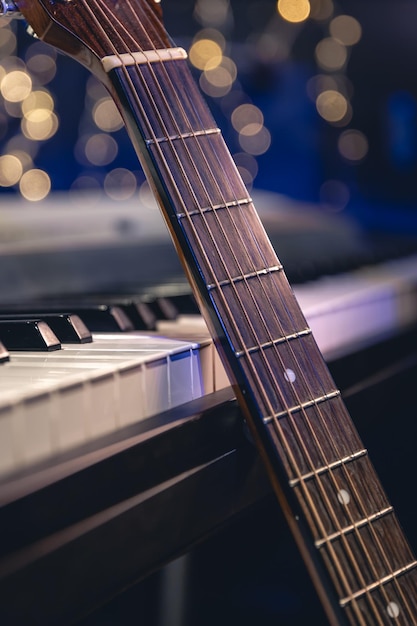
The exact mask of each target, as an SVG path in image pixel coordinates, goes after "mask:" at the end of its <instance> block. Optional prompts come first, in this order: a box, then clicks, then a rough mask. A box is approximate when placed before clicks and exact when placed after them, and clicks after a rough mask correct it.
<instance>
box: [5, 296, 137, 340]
mask: <svg viewBox="0 0 417 626" xmlns="http://www.w3.org/2000/svg"><path fill="white" fill-rule="evenodd" d="M3 313H4V315H9V314H10V315H12V316H14V315H22V314H24V313H25V314H26V315H27V317H29V316H30V317H32V318H33V317H35V316H36V318H42V317H43V316H48V315H53V314H55V315H77V316H78V317H79V318H80V319H81V320H82V322H83V324H84V325H85V326H86V327H87V329H88V330H89V331H90V332H127V331H130V330H134V325H133V323H132V321H131V320H130V319H129V317H128V315H127V314H126V313H125V311H124V310H123V309H122V308H121V307H119V306H115V305H112V304H98V303H95V302H94V303H91V302H87V301H85V300H84V301H82V300H81V299H80V300H79V301H74V300H68V301H56V300H54V301H50V302H42V303H41V302H38V303H36V304H33V305H31V304H25V305H15V306H13V305H6V307H3Z"/></svg>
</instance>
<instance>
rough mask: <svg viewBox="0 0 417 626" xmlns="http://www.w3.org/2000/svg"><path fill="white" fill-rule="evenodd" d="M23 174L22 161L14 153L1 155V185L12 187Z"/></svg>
mask: <svg viewBox="0 0 417 626" xmlns="http://www.w3.org/2000/svg"><path fill="white" fill-rule="evenodd" d="M22 174H23V166H22V163H21V161H20V160H19V159H18V158H17V156H15V155H14V154H4V155H3V156H1V157H0V186H1V187H12V185H16V183H18V182H19V180H20V178H21V176H22Z"/></svg>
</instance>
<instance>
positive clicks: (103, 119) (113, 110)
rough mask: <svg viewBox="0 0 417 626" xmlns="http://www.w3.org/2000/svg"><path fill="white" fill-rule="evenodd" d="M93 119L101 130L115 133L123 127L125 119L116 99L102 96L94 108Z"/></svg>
mask: <svg viewBox="0 0 417 626" xmlns="http://www.w3.org/2000/svg"><path fill="white" fill-rule="evenodd" d="M93 119H94V122H95V124H96V126H98V128H99V129H100V130H103V131H104V132H106V133H114V132H116V131H117V130H120V129H121V128H122V127H123V119H122V116H121V115H120V113H119V110H118V109H117V107H116V105H115V103H114V100H112V99H111V98H101V99H100V100H99V101H98V102H96V104H95V106H94V108H93Z"/></svg>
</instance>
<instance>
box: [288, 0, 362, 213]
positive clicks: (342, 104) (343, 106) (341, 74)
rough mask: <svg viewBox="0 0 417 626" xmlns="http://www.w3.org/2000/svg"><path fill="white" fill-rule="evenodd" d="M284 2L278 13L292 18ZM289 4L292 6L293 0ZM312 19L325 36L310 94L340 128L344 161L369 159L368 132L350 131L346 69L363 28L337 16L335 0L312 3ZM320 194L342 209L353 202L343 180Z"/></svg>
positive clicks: (328, 119)
mask: <svg viewBox="0 0 417 626" xmlns="http://www.w3.org/2000/svg"><path fill="white" fill-rule="evenodd" d="M283 1H284V0H280V1H279V2H278V11H279V12H280V14H281V16H282V17H283V18H284V19H288V17H287V16H286V15H285V13H284V12H283V11H282V9H281V6H283V5H282V3H283ZM288 2H289V3H290V4H291V2H290V0H288ZM297 2H298V0H297ZM300 15H301V9H300ZM309 19H311V20H315V21H317V22H319V23H320V25H321V28H322V31H323V34H324V36H323V37H322V39H321V40H320V41H319V42H318V43H317V45H316V47H315V50H314V58H315V61H316V64H317V67H318V69H319V72H320V73H318V74H316V75H315V76H313V77H312V78H311V79H310V80H309V81H308V84H307V93H308V95H309V97H310V98H311V99H312V100H313V102H314V103H315V106H316V110H317V113H318V115H319V116H320V117H321V118H322V119H323V120H324V121H325V122H327V123H328V124H329V125H330V126H333V127H336V128H339V129H340V135H339V136H338V140H337V142H336V149H337V150H338V153H339V155H340V156H341V158H342V159H343V161H344V162H345V163H349V164H355V163H359V162H360V161H362V160H363V159H364V158H365V157H366V155H367V152H368V148H369V145H368V140H367V138H366V136H365V135H364V133H362V132H361V131H359V130H357V129H353V128H348V127H349V125H350V124H351V122H352V119H353V113H354V111H353V106H352V96H353V86H352V84H351V82H350V80H349V79H348V77H347V75H346V70H347V67H348V63H349V57H350V53H351V49H352V46H354V45H356V44H357V43H358V42H359V41H360V40H361V37H362V28H361V25H360V23H359V22H358V20H357V19H356V18H354V17H353V16H351V15H345V14H339V15H338V14H336V7H335V5H334V4H333V2H332V0H311V1H310V12H309ZM320 195H321V199H322V200H323V201H324V202H326V203H328V204H329V205H332V206H333V208H334V207H338V208H339V209H343V208H344V207H345V206H346V205H347V204H348V202H349V199H350V192H349V189H348V187H347V185H346V184H345V183H344V182H343V181H341V180H329V181H325V182H324V183H323V185H322V188H321V194H320Z"/></svg>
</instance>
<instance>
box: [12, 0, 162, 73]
mask: <svg viewBox="0 0 417 626" xmlns="http://www.w3.org/2000/svg"><path fill="white" fill-rule="evenodd" d="M14 4H15V5H16V7H17V9H18V10H19V11H20V13H21V14H22V15H23V17H24V18H25V20H26V21H27V22H28V24H29V25H30V26H31V28H32V29H33V31H34V33H35V34H36V36H37V37H38V38H39V39H41V40H42V41H45V42H46V43H48V44H51V45H52V46H54V47H55V48H57V49H58V50H60V51H61V52H64V53H65V54H67V55H69V56H72V57H74V58H75V59H76V60H77V61H79V62H80V63H82V64H83V65H85V66H87V67H88V68H89V69H90V70H92V71H93V72H94V71H95V72H98V73H101V66H100V63H99V61H100V59H101V58H103V57H105V56H108V55H114V54H123V53H126V52H138V51H143V50H152V49H154V48H162V47H163V48H167V47H170V46H171V45H172V44H171V43H170V40H169V37H168V35H167V33H166V30H165V28H164V26H163V24H162V9H161V4H160V0H123V1H122V2H120V1H119V0H14Z"/></svg>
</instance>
